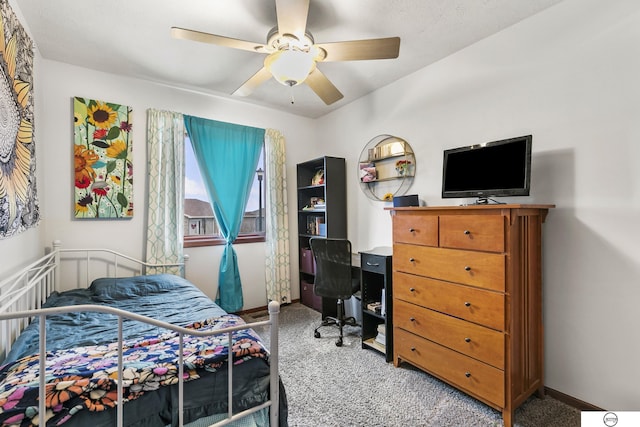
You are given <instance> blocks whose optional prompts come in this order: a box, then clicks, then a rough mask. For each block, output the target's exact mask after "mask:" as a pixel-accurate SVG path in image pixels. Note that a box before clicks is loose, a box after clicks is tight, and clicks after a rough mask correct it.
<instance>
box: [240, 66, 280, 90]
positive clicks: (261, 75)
mask: <svg viewBox="0 0 640 427" xmlns="http://www.w3.org/2000/svg"><path fill="white" fill-rule="evenodd" d="M270 78H271V72H269V70H267V69H266V68H265V67H262V68H261V69H260V70H259V71H258V72H257V73H255V74H254V75H253V76H251V77H250V78H249V80H247V81H246V82H244V83H243V84H242V86H240V87H239V88H238V89H236V90H235V91H234V92H233V94H232V95H238V96H248V95H251V93H252V92H253V91H254V90H255V88H257V87H258V86H260V85H261V84H262V83H264V82H266V81H267V80H269V79H270Z"/></svg>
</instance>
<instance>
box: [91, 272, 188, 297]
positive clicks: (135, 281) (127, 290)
mask: <svg viewBox="0 0 640 427" xmlns="http://www.w3.org/2000/svg"><path fill="white" fill-rule="evenodd" d="M193 286H194V285H192V284H191V282H189V281H187V280H185V279H183V278H182V277H179V276H175V275H173V274H150V275H148V276H133V277H104V278H100V279H96V280H94V281H93V282H92V283H91V286H89V290H90V291H92V292H93V294H94V295H95V296H97V297H99V298H101V299H102V298H108V299H114V300H119V299H128V298H134V297H138V296H145V295H152V294H158V293H163V292H170V291H173V290H176V289H181V288H182V289H184V288H185V287H193Z"/></svg>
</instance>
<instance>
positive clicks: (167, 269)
mask: <svg viewBox="0 0 640 427" xmlns="http://www.w3.org/2000/svg"><path fill="white" fill-rule="evenodd" d="M45 252H46V255H44V256H43V257H42V258H40V259H38V260H37V261H34V262H33V263H31V264H29V265H27V266H25V267H24V268H22V269H21V270H19V271H18V272H16V273H14V274H13V275H11V276H9V277H7V278H6V279H4V280H2V281H0V314H4V313H16V312H21V311H28V310H35V309H38V308H41V307H42V304H43V303H44V302H45V300H46V299H47V297H48V296H49V295H50V294H51V293H52V292H53V291H65V290H69V289H75V288H86V287H88V286H89V285H90V284H91V282H92V281H93V280H94V279H97V278H99V277H130V276H139V275H145V274H156V273H171V274H176V275H179V276H181V277H184V273H185V261H186V257H185V260H184V261H182V262H179V263H174V264H150V263H147V262H144V261H141V260H138V259H135V258H132V257H130V256H128V255H124V254H121V253H119V252H116V251H113V250H110V249H66V248H62V244H61V242H60V241H59V240H56V241H54V242H53V244H52V246H51V248H46V250H45ZM31 320H32V319H31V318H28V317H23V318H18V319H11V320H0V361H2V360H4V358H5V355H6V354H7V352H8V351H9V349H10V348H11V344H12V343H13V341H14V340H15V339H16V337H17V336H18V335H19V334H20V332H22V330H23V329H24V328H25V327H27V325H28V324H29V323H30V322H31Z"/></svg>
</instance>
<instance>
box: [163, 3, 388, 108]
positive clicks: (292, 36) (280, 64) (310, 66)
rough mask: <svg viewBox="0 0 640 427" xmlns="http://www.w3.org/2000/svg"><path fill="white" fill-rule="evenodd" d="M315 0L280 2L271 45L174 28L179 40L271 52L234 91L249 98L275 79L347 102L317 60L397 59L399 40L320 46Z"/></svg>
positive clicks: (269, 38)
mask: <svg viewBox="0 0 640 427" xmlns="http://www.w3.org/2000/svg"><path fill="white" fill-rule="evenodd" d="M309 1H310V0H275V2H276V18H277V21H278V23H277V26H276V27H274V28H272V29H271V31H269V34H268V35H267V43H266V44H261V43H255V42H250V41H245V40H240V39H235V38H231V37H225V36H219V35H215V34H209V33H203V32H200V31H195V30H188V29H185V28H178V27H172V28H171V35H172V36H173V37H175V38H179V39H185V40H194V41H199V42H203V43H211V44H215V45H218V46H225V47H230V48H233V49H241V50H248V51H251V52H257V53H262V54H266V55H267V56H266V58H265V60H264V66H263V67H262V68H261V69H260V70H259V71H258V72H257V73H255V74H254V75H253V76H252V77H250V78H249V79H248V80H247V81H246V82H244V83H243V84H242V86H240V87H239V88H238V89H236V90H235V91H234V92H233V95H240V96H247V95H250V94H251V93H252V92H253V91H254V89H256V88H257V87H258V86H259V85H261V84H262V83H264V82H266V81H267V80H269V79H270V78H271V77H272V76H273V77H274V78H275V79H276V80H278V81H279V82H280V83H282V84H284V85H286V86H295V85H298V84H300V83H303V82H304V83H306V84H307V85H308V86H309V87H310V88H311V89H312V90H313V91H314V92H315V93H316V95H318V96H319V97H320V98H321V99H322V100H323V101H324V103H325V104H327V105H330V104H333V103H334V102H336V101H338V100H340V99H342V97H343V95H342V93H340V91H339V90H338V88H336V87H335V86H334V85H333V83H331V81H330V80H329V79H328V78H327V77H326V76H325V75H324V74H323V73H322V72H321V71H320V70H319V69H318V68H317V66H316V65H317V63H318V62H328V61H357V60H369V59H393V58H397V57H398V54H399V51H400V38H399V37H388V38H380V39H366V40H351V41H342V42H331V43H318V44H316V43H315V41H314V39H313V36H312V35H311V33H310V32H309V31H307V28H306V27H307V16H308V13H309Z"/></svg>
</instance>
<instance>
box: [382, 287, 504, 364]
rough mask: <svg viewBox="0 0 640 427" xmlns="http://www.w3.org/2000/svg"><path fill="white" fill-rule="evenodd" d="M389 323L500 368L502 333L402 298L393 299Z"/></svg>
mask: <svg viewBox="0 0 640 427" xmlns="http://www.w3.org/2000/svg"><path fill="white" fill-rule="evenodd" d="M393 325H394V326H397V327H398V328H402V329H404V330H406V331H409V332H411V333H413V334H416V335H420V336H421V337H423V338H427V339H428V340H430V341H434V342H437V343H438V344H440V345H443V346H445V347H449V348H451V349H453V350H456V351H458V352H460V353H463V354H466V355H467V356H471V357H473V358H474V359H478V360H481V361H483V362H485V363H488V364H489V365H491V366H495V367H496V368H498V369H504V333H502V332H498V331H494V330H493V329H489V328H485V327H484V326H480V325H476V324H475V323H470V322H467V321H466V320H461V319H457V318H455V317H452V316H448V315H446V314H442V313H439V312H437V311H433V310H429V309H428V308H423V307H419V306H417V305H413V304H409V303H407V302H404V301H400V300H397V299H396V300H394V301H393Z"/></svg>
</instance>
